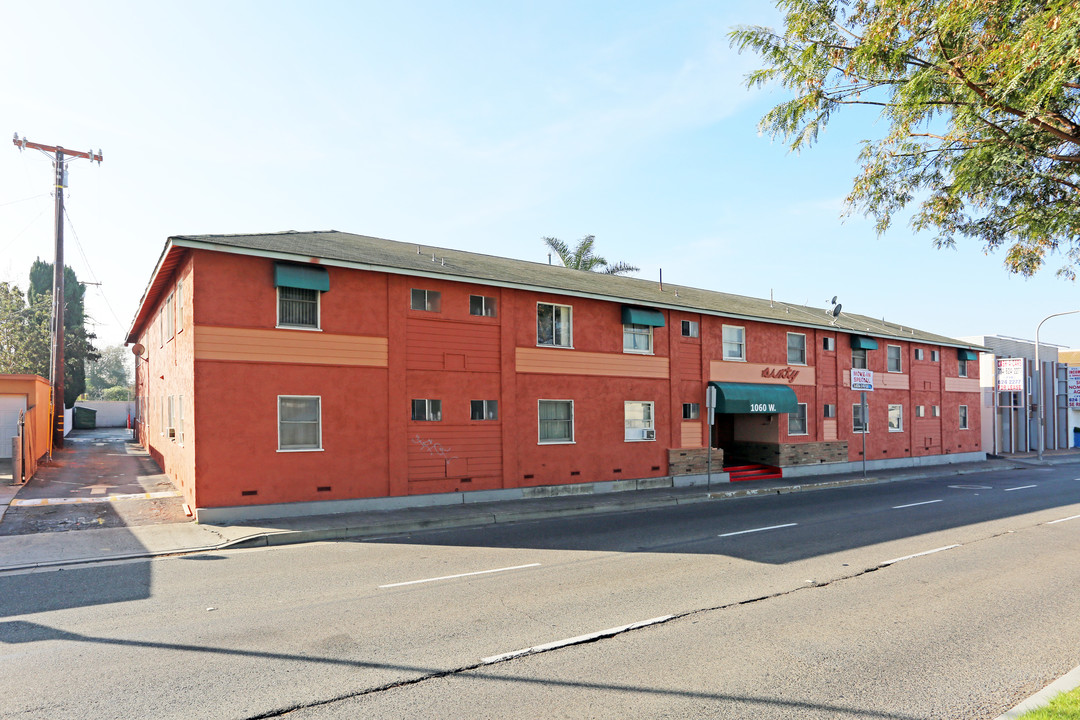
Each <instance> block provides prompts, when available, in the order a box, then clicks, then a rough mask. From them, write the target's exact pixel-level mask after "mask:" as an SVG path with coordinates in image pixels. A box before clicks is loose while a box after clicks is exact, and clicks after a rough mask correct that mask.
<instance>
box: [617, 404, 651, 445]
mask: <svg viewBox="0 0 1080 720" xmlns="http://www.w3.org/2000/svg"><path fill="white" fill-rule="evenodd" d="M623 427H624V439H625V440H627V441H634V440H655V439H656V425H655V424H654V422H653V404H652V403H651V402H640V401H637V400H628V401H626V402H624V403H623Z"/></svg>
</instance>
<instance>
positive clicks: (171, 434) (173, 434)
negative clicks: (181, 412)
mask: <svg viewBox="0 0 1080 720" xmlns="http://www.w3.org/2000/svg"><path fill="white" fill-rule="evenodd" d="M167 432H168V436H169V438H170V439H175V438H176V428H169V429H168V431H167Z"/></svg>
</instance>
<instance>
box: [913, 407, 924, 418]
mask: <svg viewBox="0 0 1080 720" xmlns="http://www.w3.org/2000/svg"><path fill="white" fill-rule="evenodd" d="M915 417H926V406H925V405H916V406H915Z"/></svg>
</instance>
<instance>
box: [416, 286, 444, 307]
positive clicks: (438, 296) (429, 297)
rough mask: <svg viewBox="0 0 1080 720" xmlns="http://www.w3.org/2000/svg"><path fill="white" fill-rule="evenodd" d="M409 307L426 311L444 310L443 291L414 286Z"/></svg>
mask: <svg viewBox="0 0 1080 720" xmlns="http://www.w3.org/2000/svg"><path fill="white" fill-rule="evenodd" d="M409 308H410V309H412V310H423V311H424V312H442V293H441V292H439V291H437V290H424V289H423V288H413V289H412V293H411V294H410V296H409Z"/></svg>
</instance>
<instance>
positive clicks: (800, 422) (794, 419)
mask: <svg viewBox="0 0 1080 720" xmlns="http://www.w3.org/2000/svg"><path fill="white" fill-rule="evenodd" d="M798 408H799V409H798V410H797V411H796V412H793V413H788V416H787V434H788V435H806V403H798Z"/></svg>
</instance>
